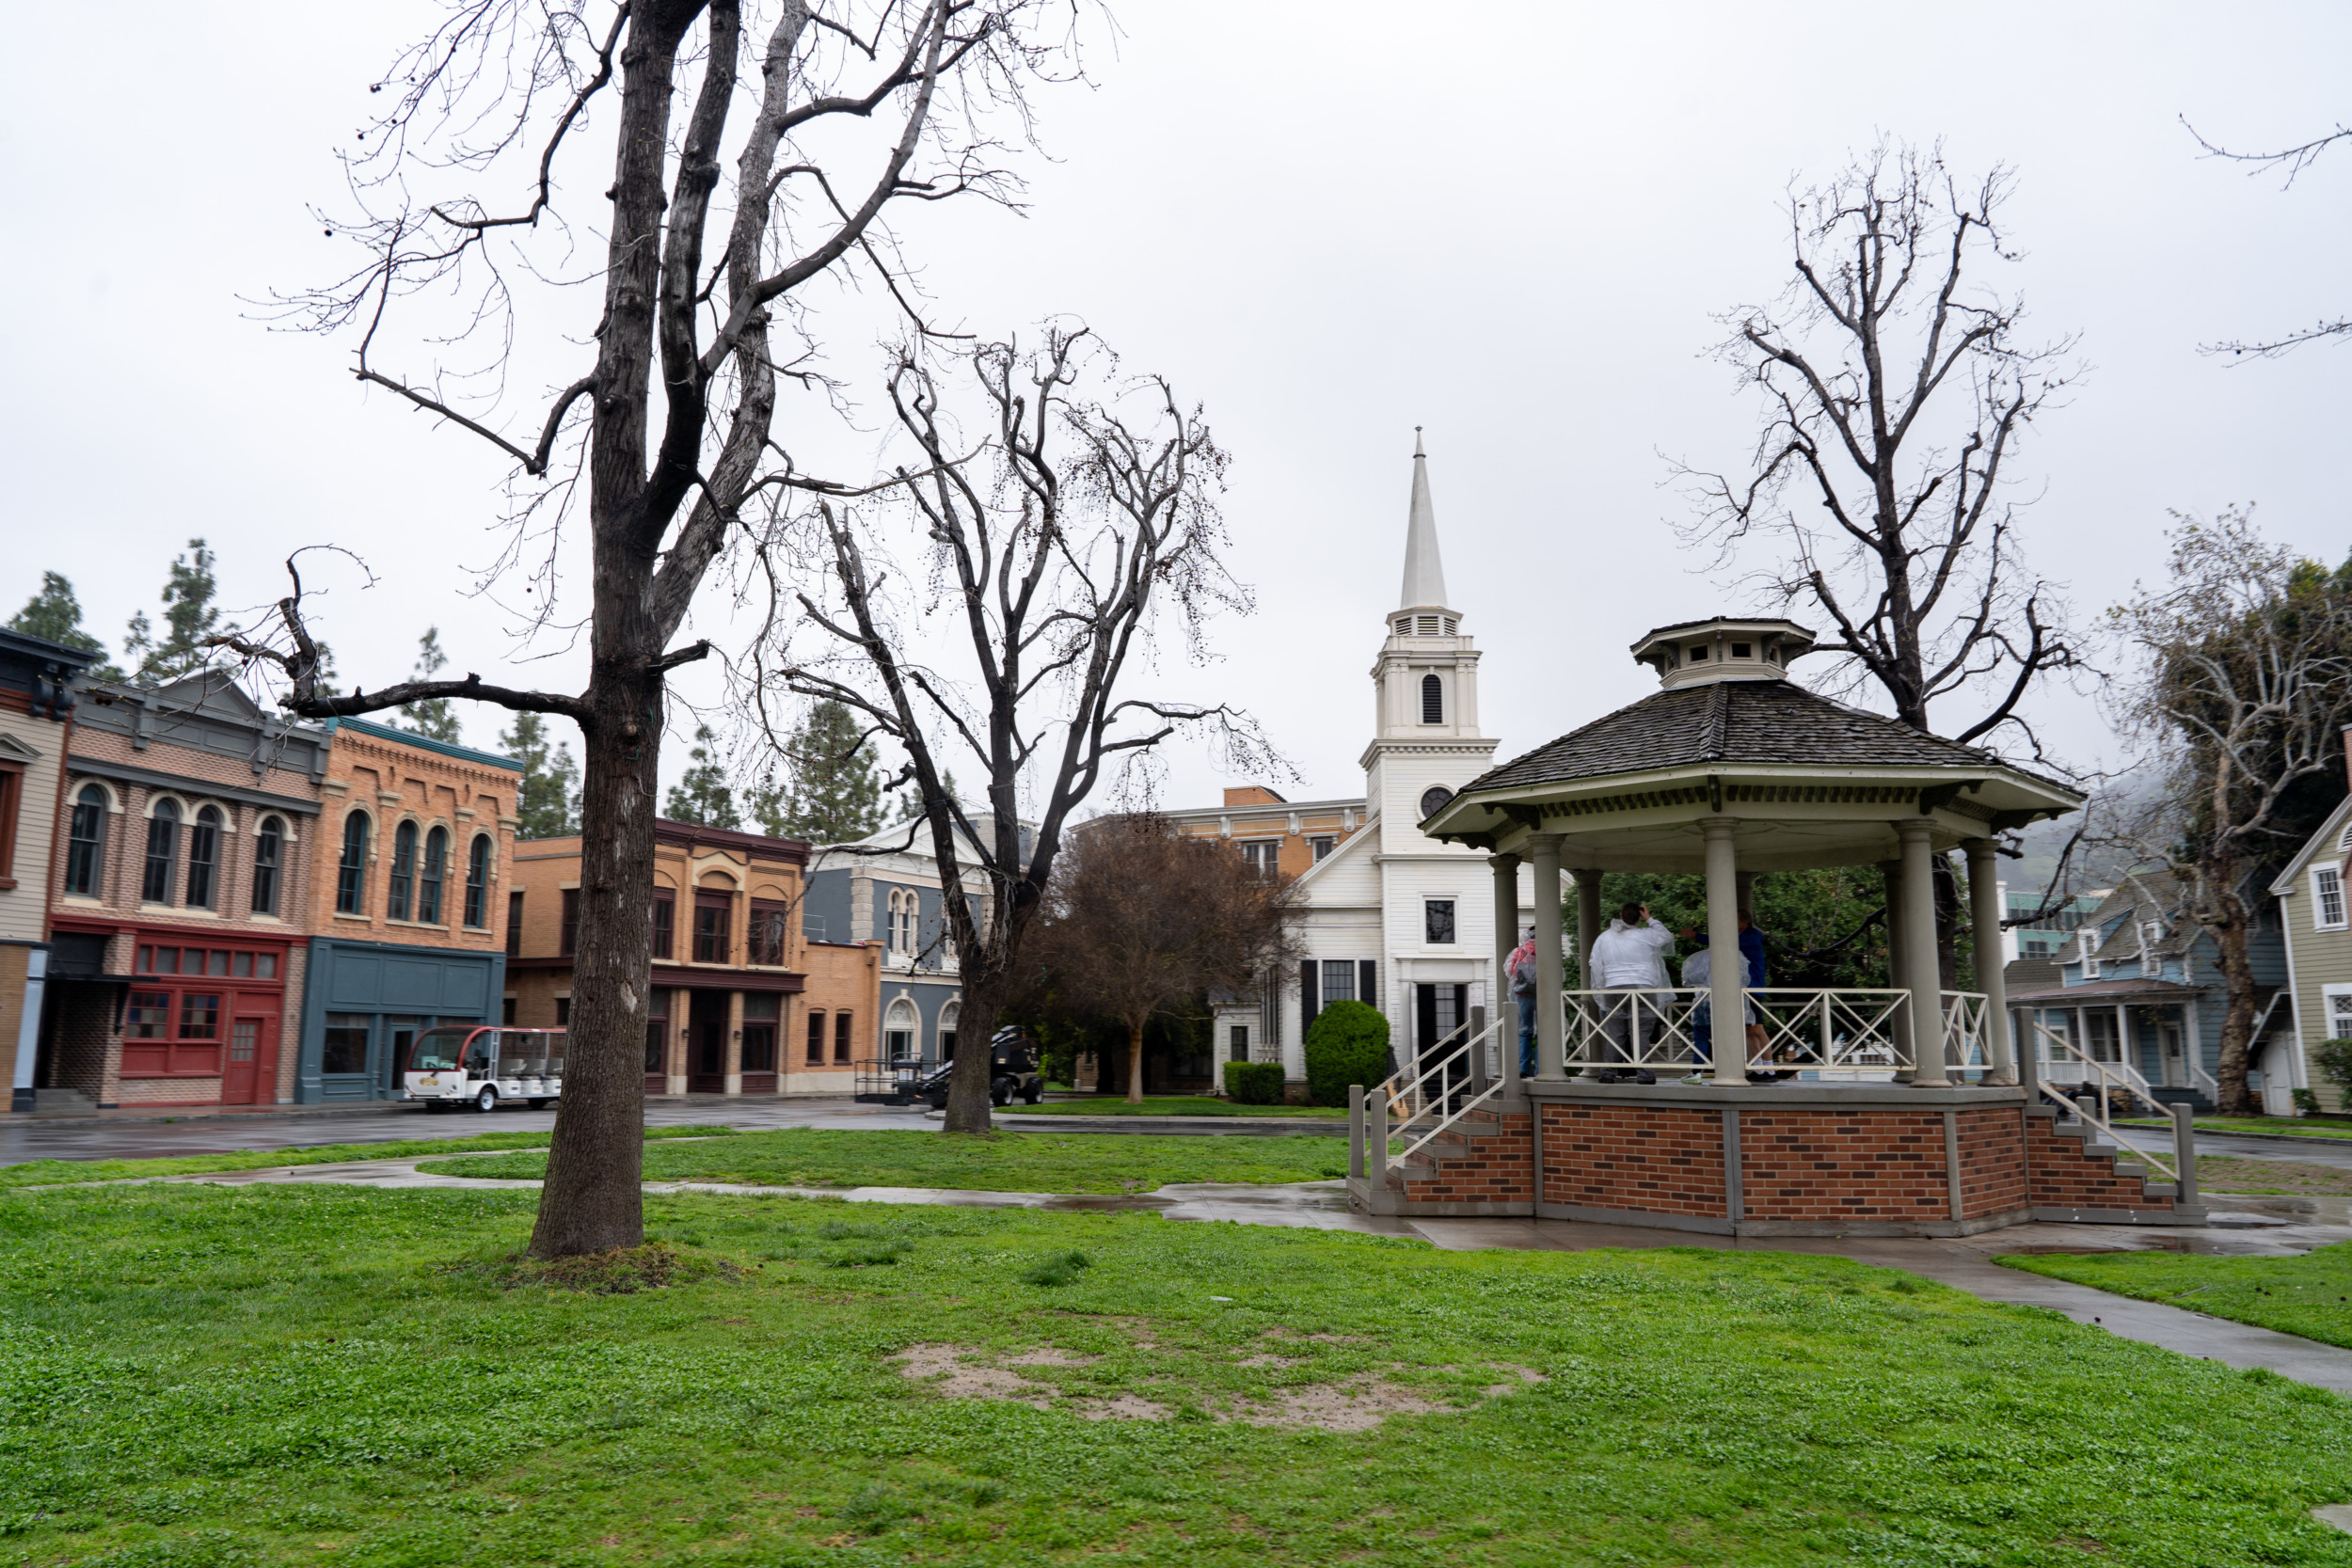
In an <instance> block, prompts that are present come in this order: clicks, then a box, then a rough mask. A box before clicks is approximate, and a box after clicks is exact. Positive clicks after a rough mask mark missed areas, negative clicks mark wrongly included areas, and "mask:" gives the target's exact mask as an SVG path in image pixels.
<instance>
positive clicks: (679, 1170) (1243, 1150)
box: [424, 1127, 1347, 1193]
mask: <svg viewBox="0 0 2352 1568" xmlns="http://www.w3.org/2000/svg"><path fill="white" fill-rule="evenodd" d="M547 1163H548V1162H547V1156H546V1155H544V1154H537V1153H514V1154H485V1155H476V1156H473V1157H471V1158H466V1159H457V1160H436V1161H432V1162H430V1163H429V1164H426V1165H425V1166H424V1168H425V1169H426V1170H432V1171H440V1172H444V1173H446V1174H450V1175H454V1176H474V1177H500V1178H506V1179H510V1180H511V1179H516V1178H524V1179H532V1178H537V1177H540V1176H543V1175H545V1174H546V1172H547ZM1346 1174H1347V1144H1346V1142H1345V1140H1343V1139H1340V1138H1314V1137H1300V1138H1268V1137H1259V1136H1246V1137H1231V1138H1227V1137H1217V1136H1215V1135H1211V1136H1208V1137H1152V1136H1150V1135H1144V1136H1137V1137H1129V1136H1127V1135H1125V1134H1123V1133H1122V1134H1115V1135H1110V1136H1105V1135H1104V1134H1102V1133H1099V1132H1075V1133H1072V1134H1071V1135H1070V1136H1069V1137H1067V1138H1057V1137H1055V1136H1054V1135H1053V1134H1052V1133H1050V1132H999V1133H996V1134H994V1135H993V1136H992V1137H986V1138H981V1137H966V1136H963V1135H961V1134H951V1133H946V1132H835V1131H833V1130H831V1129H826V1128H810V1127H795V1128H787V1129H786V1130H784V1131H781V1132H740V1133H738V1134H736V1135H735V1136H734V1137H732V1138H729V1139H727V1140H726V1141H725V1142H724V1143H723V1144H719V1143H711V1144H676V1145H673V1146H671V1147H669V1148H648V1149H647V1150H645V1180H648V1181H742V1182H750V1183H754V1184H757V1185H763V1186H776V1187H961V1188H964V1189H967V1190H972V1191H979V1192H991V1193H1141V1192H1150V1191H1151V1190H1152V1189H1153V1188H1155V1187H1159V1186H1163V1185H1165V1184H1167V1183H1168V1182H1170V1181H1250V1182H1276V1181H1320V1180H1329V1179H1331V1178H1335V1177H1342V1176H1345V1175H1346Z"/></svg>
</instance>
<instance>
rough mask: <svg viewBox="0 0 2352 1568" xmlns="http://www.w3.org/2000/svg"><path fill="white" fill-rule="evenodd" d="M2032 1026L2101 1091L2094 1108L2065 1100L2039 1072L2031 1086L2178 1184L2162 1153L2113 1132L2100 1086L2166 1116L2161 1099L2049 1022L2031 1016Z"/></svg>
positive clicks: (2062, 1092)
mask: <svg viewBox="0 0 2352 1568" xmlns="http://www.w3.org/2000/svg"><path fill="white" fill-rule="evenodd" d="M2033 1029H2034V1033H2036V1034H2037V1035H2040V1036H2041V1037H2042V1039H2044V1040H2045V1041H2047V1042H2048V1043H2050V1044H2052V1045H2055V1046H2057V1047H2058V1049H2059V1050H2061V1051H2063V1052H2065V1053H2067V1054H2068V1055H2070V1056H2072V1057H2074V1059H2075V1060H2076V1061H2077V1062H2079V1063H2081V1064H2082V1065H2083V1066H2084V1067H2085V1068H2088V1069H2090V1071H2091V1072H2092V1073H2093V1074H2095V1075H2096V1076H2097V1077H2098V1079H2099V1081H2100V1084H2101V1085H2102V1091H2103V1092H2101V1093H2099V1094H2098V1095H2096V1096H2095V1097H2094V1098H2095V1099H2096V1101H2097V1106H2096V1108H2095V1109H2086V1108H2085V1107H2084V1106H2083V1104H2082V1103H2081V1102H2080V1101H2074V1100H2070V1099H2068V1098H2067V1096H2066V1092H2065V1089H2064V1087H2063V1086H2062V1085H2057V1084H2053V1083H2051V1082H2050V1081H2049V1079H2047V1078H2046V1077H2044V1076H2042V1074H2041V1073H2036V1074H2034V1087H2036V1088H2037V1089H2039V1090H2041V1091H2042V1093H2043V1094H2045V1095H2047V1096H2049V1097H2050V1099H2052V1100H2054V1101H2057V1102H2058V1105H2059V1107H2060V1108H2062V1109H2064V1110H2066V1111H2068V1112H2071V1113H2072V1114H2074V1116H2075V1117H2079V1118H2081V1119H2082V1120H2085V1121H2088V1122H2090V1124H2091V1125H2092V1126H2093V1127H2096V1128H2097V1129H2098V1130H2099V1131H2100V1132H2105V1133H2106V1135H2107V1141H2108V1142H2110V1143H2112V1144H2114V1145H2115V1147H2116V1148H2119V1149H2122V1151H2124V1152H2125V1153H2127V1154H2129V1155H2130V1156H2131V1157H2132V1158H2133V1159H2135V1160H2140V1161H2144V1162H2145V1163H2147V1164H2150V1165H2153V1166H2154V1167H2155V1169H2156V1170H2157V1171H2158V1172H2160V1173H2162V1175H2163V1177H2164V1179H2165V1180H2167V1181H2170V1182H2172V1183H2173V1184H2174V1185H2175V1186H2177V1185H2179V1183H2180V1180H2181V1177H2180V1172H2179V1171H2178V1170H2177V1169H2176V1168H2175V1167H2174V1166H2173V1164H2171V1163H2170V1162H2169V1161H2167V1160H2166V1159H2165V1158H2164V1156H2162V1155H2160V1154H2153V1153H2151V1152H2149V1151H2148V1150H2146V1149H2144V1148H2140V1147H2138V1146H2137V1144H2134V1143H2132V1142H2130V1141H2129V1140H2128V1139H2126V1138H2124V1137H2123V1136H2122V1134H2121V1133H2119V1132H2116V1130H2115V1123H2114V1122H2113V1121H2112V1120H2110V1119H2109V1118H2108V1116H2107V1097H2106V1093H2105V1092H2104V1089H2105V1088H2106V1086H2110V1085H2111V1086H2113V1087H2115V1088H2119V1089H2122V1091H2123V1092H2124V1093H2125V1094H2128V1095H2131V1096H2133V1097H2134V1098H2135V1099H2139V1100H2144V1101H2147V1103H2149V1104H2150V1105H2153V1106H2154V1107H2155V1108H2156V1112H2157V1114H2158V1115H2160V1116H2169V1115H2170V1107H2169V1106H2167V1105H2165V1104H2164V1103H2163V1101H2158V1100H2154V1099H2152V1098H2150V1097H2149V1096H2147V1095H2146V1094H2144V1093H2142V1092H2141V1091H2140V1090H2138V1089H2135V1088H2134V1087H2133V1086H2132V1085H2131V1084H2130V1083H2129V1082H2127V1081H2126V1080H2125V1079H2124V1078H2123V1076H2122V1074H2121V1073H2116V1072H2110V1071H2108V1070H2107V1068H2108V1064H2107V1063H2106V1062H2101V1061H2095V1060H2093V1059H2092V1058H2091V1057H2090V1056H2089V1055H2088V1054H2086V1053H2084V1052H2083V1051H2082V1050H2080V1049H2079V1048H2078V1047H2076V1046H2075V1044H2074V1042H2073V1041H2072V1040H2070V1039H2068V1038H2066V1037H2064V1036H2063V1035H2060V1034H2058V1033H2057V1032H2055V1031H2054V1030H2052V1029H2051V1028H2050V1027H2049V1025H2047V1024H2045V1023H2043V1022H2042V1021H2041V1020H2040V1019H2035V1020H2034V1021H2033ZM2132 1076H2133V1077H2135V1078H2137V1077H2138V1076H2139V1075H2138V1074H2137V1073H2134V1074H2133V1075H2132ZM2143 1082H2144V1080H2143Z"/></svg>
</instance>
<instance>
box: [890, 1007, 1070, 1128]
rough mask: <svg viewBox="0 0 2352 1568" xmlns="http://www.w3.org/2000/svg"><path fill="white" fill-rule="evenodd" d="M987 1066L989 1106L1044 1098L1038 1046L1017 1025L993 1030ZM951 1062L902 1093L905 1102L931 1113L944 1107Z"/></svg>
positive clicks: (916, 1081)
mask: <svg viewBox="0 0 2352 1568" xmlns="http://www.w3.org/2000/svg"><path fill="white" fill-rule="evenodd" d="M990 1043H991V1044H992V1045H993V1047H994V1049H993V1052H992V1053H991V1057H990V1061H989V1065H988V1098H989V1101H990V1103H992V1104H995V1105H1009V1104H1011V1103H1012V1102H1013V1101H1014V1100H1015V1099H1020V1100H1025V1101H1027V1102H1028V1103H1030V1104H1032V1105H1035V1104H1036V1103H1038V1102H1039V1101H1041V1100H1043V1099H1044V1098H1045V1080H1044V1079H1042V1078H1041V1077H1039V1076H1038V1071H1037V1045H1036V1042H1034V1041H1033V1040H1031V1039H1030V1038H1029V1037H1028V1036H1027V1035H1026V1034H1025V1033H1024V1032H1023V1030H1022V1029H1021V1027H1020V1026H1019V1025H1018V1024H1008V1025H1006V1026H1005V1027H1004V1028H1002V1029H999V1030H997V1031H996V1037H995V1039H994V1040H993V1041H992V1042H990ZM955 1069H956V1066H955V1064H954V1063H953V1062H942V1063H940V1064H939V1066H937V1067H935V1068H933V1069H931V1070H930V1072H928V1073H925V1074H924V1075H923V1076H922V1077H921V1078H918V1079H916V1080H915V1081H914V1083H913V1084H911V1085H908V1086H907V1087H906V1088H905V1089H904V1090H903V1091H902V1092H903V1093H904V1094H905V1096H906V1098H907V1100H908V1101H915V1100H920V1101H925V1102H927V1103H928V1104H929V1105H930V1108H931V1109H932V1110H934V1111H944V1110H946V1108H947V1081H948V1079H949V1078H950V1077H951V1076H952V1075H953V1074H954V1072H955Z"/></svg>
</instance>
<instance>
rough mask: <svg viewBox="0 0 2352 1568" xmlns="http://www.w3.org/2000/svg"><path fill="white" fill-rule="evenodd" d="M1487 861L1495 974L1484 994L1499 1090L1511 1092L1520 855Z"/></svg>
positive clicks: (1515, 1061)
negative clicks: (1492, 907)
mask: <svg viewBox="0 0 2352 1568" xmlns="http://www.w3.org/2000/svg"><path fill="white" fill-rule="evenodd" d="M1486 863H1487V864H1488V865H1489V866H1491V867H1493V869H1494V874H1495V972H1494V973H1495V977H1494V984H1492V985H1491V986H1488V987H1487V988H1486V996H1487V1000H1488V1004H1489V1006H1492V1008H1493V1009H1494V1017H1495V1019H1496V1020H1497V1021H1498V1022H1499V1026H1498V1027H1497V1028H1496V1030H1495V1038H1496V1039H1497V1040H1499V1041H1500V1042H1501V1044H1500V1045H1499V1046H1498V1048H1497V1049H1496V1052H1495V1054H1496V1056H1497V1057H1498V1058H1499V1060H1500V1064H1501V1066H1502V1071H1501V1072H1500V1073H1499V1074H1497V1076H1498V1077H1500V1078H1501V1079H1502V1092H1503V1093H1504V1094H1505V1095H1513V1094H1517V1093H1518V1091H1519V1005H1518V1000H1517V999H1516V998H1514V997H1513V996H1512V995H1511V950H1512V949H1513V948H1515V947H1517V946H1518V944H1519V932H1518V924H1519V858H1518V856H1517V855H1489V856H1487V857H1486ZM1554 902H1555V903H1556V902H1558V900H1556V899H1555V900H1554Z"/></svg>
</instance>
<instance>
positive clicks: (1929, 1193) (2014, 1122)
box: [1348, 1078, 2205, 1236]
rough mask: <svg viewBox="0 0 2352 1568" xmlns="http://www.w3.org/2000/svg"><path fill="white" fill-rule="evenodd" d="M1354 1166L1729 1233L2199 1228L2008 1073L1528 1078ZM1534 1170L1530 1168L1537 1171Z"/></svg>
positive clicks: (1449, 1212)
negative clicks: (1705, 1080)
mask: <svg viewBox="0 0 2352 1568" xmlns="http://www.w3.org/2000/svg"><path fill="white" fill-rule="evenodd" d="M1524 1088H1525V1098H1523V1099H1517V1098H1515V1099H1510V1100H1499V1101H1493V1102H1490V1105H1489V1106H1488V1107H1485V1108H1481V1109H1478V1110H1474V1111H1471V1112H1470V1113H1469V1114H1468V1115H1467V1116H1465V1117H1461V1118H1460V1119H1459V1120H1458V1121H1456V1122H1455V1123H1454V1125H1452V1126H1451V1127H1449V1128H1448V1129H1447V1130H1446V1131H1445V1132H1443V1133H1441V1134H1440V1135H1439V1136H1438V1138H1437V1139H1435V1140H1434V1141H1432V1142H1431V1143H1430V1144H1429V1145H1428V1147H1427V1148H1424V1149H1422V1151H1421V1152H1419V1153H1417V1154H1415V1155H1414V1156H1412V1157H1411V1158H1409V1159H1407V1160H1406V1161H1404V1162H1403V1163H1401V1164H1395V1165H1391V1166H1390V1167H1389V1168H1388V1169H1387V1171H1386V1172H1385V1175H1383V1174H1381V1173H1378V1172H1377V1171H1376V1170H1375V1171H1371V1172H1367V1173H1366V1174H1365V1175H1364V1176H1362V1177H1358V1178H1351V1179H1350V1180H1349V1183H1348V1192H1349V1202H1350V1204H1351V1206H1352V1207H1354V1208H1356V1209H1357V1210H1359V1212H1369V1213H1375V1214H1405V1215H1424V1216H1441V1215H1442V1216H1475V1215H1503V1214H1533V1215H1535V1216H1537V1217H1539V1218H1544V1219H1564V1220H1587V1221H1597V1222H1601V1223H1605V1224H1611V1225H1637V1226H1651V1227H1660V1228H1664V1229H1671V1230H1692V1231H1704V1232H1710V1233H1713V1234H1717V1235H1740V1236H1966V1235H1973V1234H1975V1233H1976V1232H1978V1231H1982V1230H1993V1229H1997V1228H1999V1227H2003V1226H2010V1225H2022V1224H2025V1223H2026V1222H2028V1221H2033V1220H2071V1221H2081V1222H2089V1223H2095V1224H2102V1225H2202V1224H2204V1223H2205V1210H2204V1208H2203V1206H2202V1205H2201V1203H2199V1202H2198V1201H2197V1196H2196V1193H2195V1188H2194V1183H2193V1179H2192V1180H2190V1182H2189V1183H2188V1185H2189V1191H2188V1192H2187V1193H2185V1194H2182V1193H2179V1192H2176V1190H2175V1186H2174V1184H2173V1183H2171V1182H2169V1181H2152V1180H2148V1179H2147V1173H2146V1171H2145V1170H2144V1168H2143V1167H2142V1166H2141V1165H2139V1164H2136V1163H2134V1162H2133V1161H2132V1159H2131V1157H2130V1155H2129V1152H2128V1151H2126V1150H2122V1149H2119V1148H2116V1147H2114V1146H2113V1145H2110V1144H2106V1143H2104V1142H2100V1141H2096V1140H2097V1129H2095V1128H2091V1127H2088V1126H2086V1125H2084V1124H2082V1123H2079V1122H2074V1121H2071V1120H2062V1119H2060V1117H2059V1116H2058V1111H2057V1109H2056V1108H2055V1107H2051V1106H2043V1105H2034V1104H2029V1103H2027V1096H2026V1091H2025V1090H2023V1089H2018V1088H1979V1087H1951V1088H1941V1089H1924V1088H1912V1087H1910V1086H1909V1085H1900V1084H1853V1085H1847V1084H1818V1083H1789V1084H1781V1085H1747V1086H1744V1087H1743V1086H1739V1085H1712V1084H1708V1085H1692V1084H1660V1085H1631V1084H1600V1083H1597V1082H1593V1081H1590V1080H1586V1079H1581V1078H1572V1079H1567V1080H1565V1081H1557V1080H1554V1081H1545V1080H1535V1081H1533V1082H1530V1083H1528V1084H1526V1085H1525V1086H1524ZM1539 1172H1540V1177H1539V1174H1538V1173H1539Z"/></svg>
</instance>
